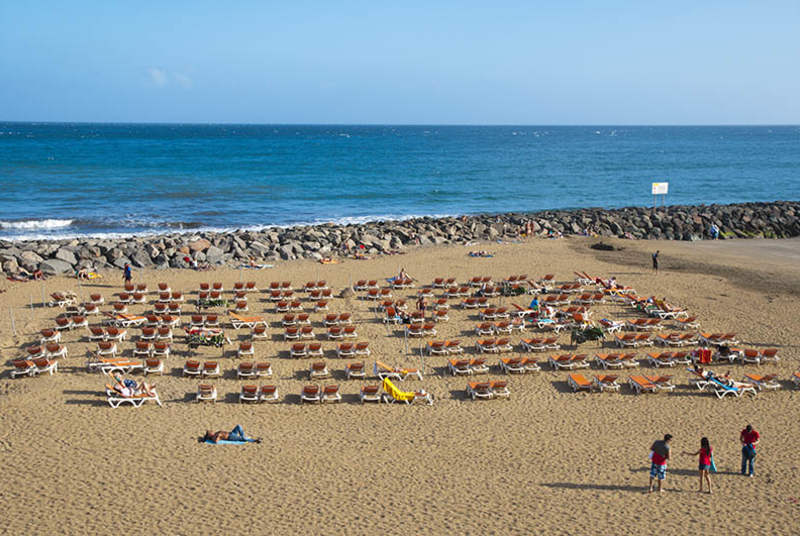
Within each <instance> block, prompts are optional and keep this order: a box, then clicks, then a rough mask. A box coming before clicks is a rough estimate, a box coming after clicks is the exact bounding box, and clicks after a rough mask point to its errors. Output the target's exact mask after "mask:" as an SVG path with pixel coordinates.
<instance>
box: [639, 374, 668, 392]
mask: <svg viewBox="0 0 800 536" xmlns="http://www.w3.org/2000/svg"><path fill="white" fill-rule="evenodd" d="M645 379H646V380H647V381H649V382H650V383H652V384H653V385H655V386H656V387H657V388H658V390H659V391H672V390H673V389H675V385H674V384H673V383H672V376H645Z"/></svg>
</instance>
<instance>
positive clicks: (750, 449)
mask: <svg viewBox="0 0 800 536" xmlns="http://www.w3.org/2000/svg"><path fill="white" fill-rule="evenodd" d="M760 440H761V435H760V434H759V433H758V432H757V431H756V430H755V428H753V425H751V424H748V425H747V426H745V428H744V429H743V430H742V431H741V432H740V433H739V443H740V444H741V445H742V470H741V473H742V475H747V476H750V477H751V478H752V477H754V476H755V460H756V445H758V442H759V441H760ZM671 443H672V435H671V434H666V435H664V439H659V440H656V441H654V442H653V444H652V445H651V446H650V485H649V487H648V489H647V492H648V493H652V492H653V486H654V484H655V485H656V489H657V490H658V492H659V493H661V491H662V487H661V485H662V483H663V481H664V480H665V479H666V478H667V462H668V461H669V459H670V451H671V448H670V444H671ZM683 454H685V455H686V456H697V470H698V475H699V477H700V488H699V489H698V491H699V492H700V493H702V492H703V484H705V485H706V489H707V491H708V493H711V492H712V490H711V476H710V473H712V472H714V473H716V472H717V467H716V464H715V463H714V449H713V448H712V447H711V443H710V441H709V440H708V438H707V437H703V438H701V439H700V448H699V449H698V450H696V451H695V452H684V453H683Z"/></svg>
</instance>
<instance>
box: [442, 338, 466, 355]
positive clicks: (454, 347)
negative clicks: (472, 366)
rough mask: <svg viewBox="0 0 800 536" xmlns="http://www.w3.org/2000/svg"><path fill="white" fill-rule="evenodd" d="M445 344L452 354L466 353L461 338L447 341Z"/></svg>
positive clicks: (448, 351)
mask: <svg viewBox="0 0 800 536" xmlns="http://www.w3.org/2000/svg"><path fill="white" fill-rule="evenodd" d="M445 346H446V347H447V353H449V354H450V355H454V354H462V353H464V348H462V347H461V341H459V340H448V341H445Z"/></svg>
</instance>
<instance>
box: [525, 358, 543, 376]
mask: <svg viewBox="0 0 800 536" xmlns="http://www.w3.org/2000/svg"><path fill="white" fill-rule="evenodd" d="M522 366H523V367H525V372H539V371H540V370H542V367H541V366H540V365H539V362H538V361H536V359H534V358H532V357H523V358H522Z"/></svg>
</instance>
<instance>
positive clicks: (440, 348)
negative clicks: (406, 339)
mask: <svg viewBox="0 0 800 536" xmlns="http://www.w3.org/2000/svg"><path fill="white" fill-rule="evenodd" d="M426 348H427V349H428V355H447V354H449V353H450V352H448V351H447V345H446V341H429V342H428V344H427V345H426Z"/></svg>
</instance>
